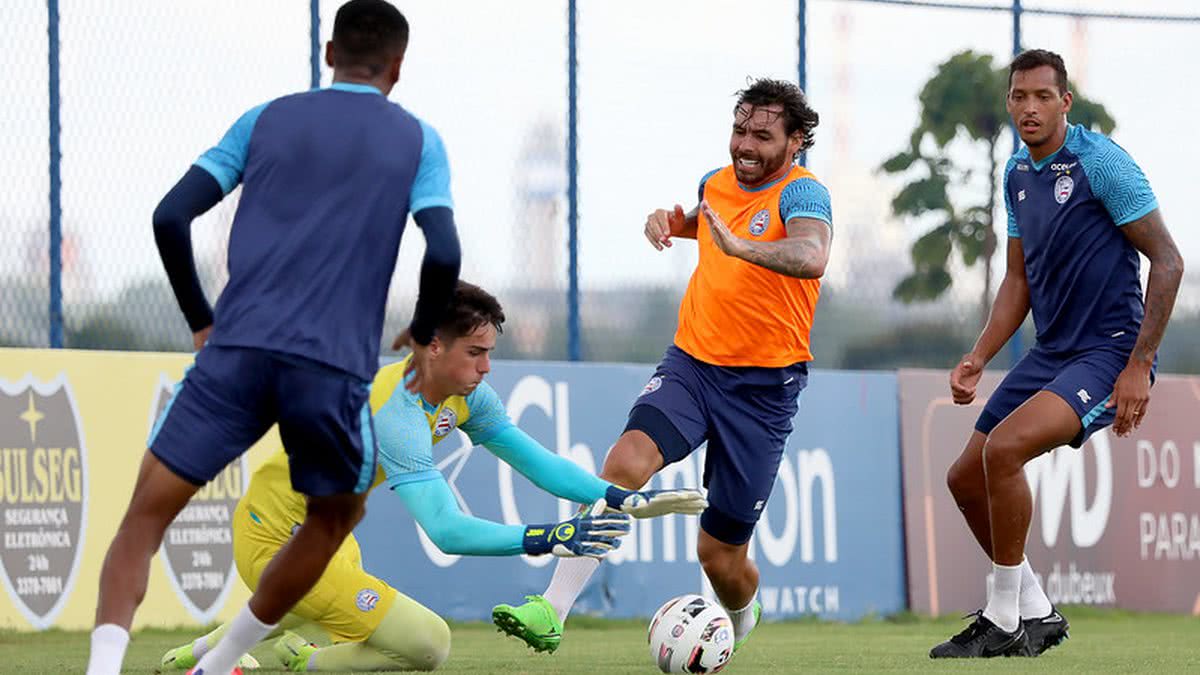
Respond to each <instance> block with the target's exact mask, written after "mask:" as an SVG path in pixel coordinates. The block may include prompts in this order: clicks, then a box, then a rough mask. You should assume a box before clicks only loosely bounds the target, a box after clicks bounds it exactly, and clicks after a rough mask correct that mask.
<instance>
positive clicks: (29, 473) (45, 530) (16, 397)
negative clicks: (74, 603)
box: [0, 374, 88, 629]
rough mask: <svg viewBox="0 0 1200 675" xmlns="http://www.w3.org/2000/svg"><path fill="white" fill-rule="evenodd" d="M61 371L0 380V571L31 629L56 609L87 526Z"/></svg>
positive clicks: (75, 433)
mask: <svg viewBox="0 0 1200 675" xmlns="http://www.w3.org/2000/svg"><path fill="white" fill-rule="evenodd" d="M82 428H83V427H82V425H81V424H80V422H79V409H78V407H77V406H76V405H75V398H74V396H72V394H71V387H70V383H69V382H68V380H67V377H66V375H65V374H61V375H59V376H58V377H57V378H55V379H54V380H53V381H52V382H49V383H42V382H38V381H36V380H35V379H34V378H33V376H32V375H26V376H25V377H24V378H22V379H21V380H20V381H18V382H15V383H14V382H8V381H6V380H0V473H3V480H0V523H3V525H2V526H0V530H2V531H3V539H2V540H0V570H2V573H0V579H3V580H4V588H5V590H7V591H8V595H9V597H10V598H12V601H13V605H14V606H15V607H16V608H17V609H18V610H20V612H21V614H23V615H24V616H25V618H26V619H27V620H28V621H29V623H30V624H31V625H32V626H33V627H34V628H37V629H45V628H49V627H50V626H51V625H52V624H53V623H54V620H55V618H56V617H57V616H58V614H59V612H61V611H62V609H63V605H64V604H65V603H66V599H67V597H68V596H69V595H70V593H71V588H72V587H73V586H74V583H75V576H76V574H77V572H78V571H79V555H80V552H81V551H82V550H83V537H84V533H85V532H86V530H87V523H86V519H87V497H88V495H87V484H88V480H87V479H88V476H87V451H86V449H85V448H84V443H83V433H82Z"/></svg>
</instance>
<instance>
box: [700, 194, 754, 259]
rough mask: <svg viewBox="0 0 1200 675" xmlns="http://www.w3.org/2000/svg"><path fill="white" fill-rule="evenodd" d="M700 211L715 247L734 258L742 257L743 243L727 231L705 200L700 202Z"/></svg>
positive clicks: (722, 221) (723, 223)
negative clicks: (706, 222)
mask: <svg viewBox="0 0 1200 675" xmlns="http://www.w3.org/2000/svg"><path fill="white" fill-rule="evenodd" d="M700 211H701V212H702V213H704V219H705V220H707V221H708V231H709V233H710V234H712V239H713V243H714V244H716V245H717V248H719V249H721V250H722V251H724V252H725V254H726V255H731V256H733V257H735V258H740V257H742V255H741V251H742V247H743V246H744V245H745V242H743V240H742V238H741V237H739V236H737V235H735V234H734V233H733V230H730V229H729V226H728V225H726V224H725V221H724V220H721V216H718V215H717V212H716V211H713V209H712V207H711V206H709V205H708V200H707V199H706V200H704V201H702V202H700Z"/></svg>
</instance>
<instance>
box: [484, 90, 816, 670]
mask: <svg viewBox="0 0 1200 675" xmlns="http://www.w3.org/2000/svg"><path fill="white" fill-rule="evenodd" d="M817 122H818V116H817V113H816V112H814V111H813V110H812V109H811V108H809V107H808V104H807V101H806V100H805V97H804V93H803V92H802V91H801V90H800V89H799V87H797V86H795V85H794V84H791V83H789V82H783V81H779V80H770V79H758V80H755V81H753V82H751V84H750V86H749V87H748V88H746V89H745V90H743V91H740V92H738V101H737V105H736V106H735V107H734V119H733V132H732V136H731V137H730V141H729V155H730V159H731V160H732V164H730V165H727V166H725V167H723V168H720V169H716V170H714V171H710V172H709V173H708V174H706V175H705V176H704V177H703V179H701V181H700V188H699V195H698V197H699V199H698V201H699V204H698V205H697V206H696V207H695V208H693V209H692V210H691V211H690V212H688V213H686V214H685V213H684V211H683V207H682V206H679V205H676V206H675V208H674V209H673V210H658V211H655V212H654V213H651V214H650V215H649V217H648V218H647V220H646V224H645V236H646V238H647V239H648V240H649V241H650V244H651V245H652V246H654V248H655V249H657V250H660V251H661V250H663V248H664V247H669V246H671V245H672V240H673V239H674V238H676V237H681V238H687V239H696V240H697V245H698V246H699V249H700V251H699V254H700V256H699V262H698V264H697V266H696V269H695V271H694V272H693V274H692V278H691V281H690V282H689V284H688V288H687V292H686V293H685V295H684V297H683V301H682V303H681V304H680V307H679V326H678V329H677V331H676V333H675V340H674V344H673V345H671V346H670V347H668V348H667V351H666V354H665V355H664V356H663V360H662V362H661V363H660V364H659V366H658V369H657V370H656V372H655V373H654V376H653V377H652V378H651V379H650V381H649V383H647V385H646V387H645V388H644V389H643V390H642V393H641V395H640V396H639V397H638V398H637V400H636V401H635V402H634V405H633V407H632V409H631V410H630V412H629V420H628V422H627V424H626V427H625V431H624V433H622V434H621V437H620V438H619V439H618V440H617V442H616V444H615V445H614V446H613V448H612V450H611V451H610V452H609V455H608V458H607V459H606V460H605V463H604V468H603V470H602V472H601V474H600V476H601V477H602V478H604V479H605V480H609V481H612V482H613V483H616V484H617V485H622V486H625V487H629V488H638V487H641V486H643V485H645V484H646V482H647V481H648V480H650V478H651V476H653V475H654V474H655V473H656V472H658V471H659V470H660V469H662V468H663V467H664V466H665V465H666V464H669V463H671V462H677V461H679V460H681V459H683V458H684V457H686V456H687V455H688V454H690V453H691V452H692V451H694V450H695V449H696V448H697V447H699V446H700V445H701V444H702V443H704V442H705V441H707V442H708V451H707V455H706V458H705V466H704V484H705V486H706V487H707V488H708V490H709V492H708V500H709V506H708V508H707V509H706V510H705V511H704V513H703V514H702V515H701V517H700V533H699V538H698V541H697V554H698V557H699V559H700V563H701V565H702V566H703V568H704V572H705V574H706V575H707V576H708V579H709V581H710V582H711V583H712V587H713V590H714V591H715V592H716V595H717V598H718V599H719V600H720V601H721V604H722V605H723V606H724V607H725V608H726V609H727V610H728V611H729V615H730V617H731V618H732V619H733V625H734V634H735V638H736V646H737V647H740V646H741V645H742V644H743V643H744V642H745V640H746V637H747V635H749V633H750V631H751V630H752V629H753V628H754V626H755V624H756V623H757V622H758V619H759V615H760V614H761V612H762V609H761V606H760V605H759V604H758V603H757V602H756V601H755V596H756V594H757V591H758V568H757V567H756V566H755V565H754V562H753V561H751V560H750V559H749V558H748V557H747V552H748V548H749V547H748V541H749V539H750V535H751V533H752V532H753V531H754V526H755V523H757V522H758V519H759V517H760V516H761V515H762V510H763V508H764V506H765V504H766V501H767V498H768V496H769V495H770V494H771V488H772V486H773V484H774V482H775V475H776V472H777V471H778V469H779V462H780V458H781V457H782V455H783V451H784V445H785V443H786V442H787V438H788V435H789V434H790V433H791V431H792V418H793V417H794V416H795V414H796V410H797V399H798V397H799V395H800V391H801V390H802V389H804V387H805V385H806V383H807V376H808V365H807V363H808V361H810V360H811V359H812V354H811V353H810V351H809V343H808V338H809V329H810V328H811V326H812V318H813V310H814V309H815V308H816V304H817V297H818V295H819V292H820V284H821V282H820V277H821V275H822V274H823V273H824V270H825V264H826V262H827V260H828V257H829V242H830V239H831V237H832V215H831V212H830V202H829V192H828V191H827V190H826V189H825V187H824V186H823V185H821V184H820V183H819V182H817V180H816V178H815V177H814V176H813V174H812V173H811V172H809V171H808V169H805V168H804V167H801V166H798V165H796V163H795V160H796V157H797V155H798V154H799V153H800V152H801V151H803V150H806V149H808V148H809V147H811V146H812V142H813V129H814V128H815V127H816V126H817ZM598 565H599V562H598V561H595V560H579V561H569V563H568V562H564V561H560V562H559V563H558V565H557V567H556V568H555V570H554V576H553V578H552V580H551V582H550V586H549V587H548V588H547V589H546V592H545V594H544V595H541V596H530V597H529V598H528V602H526V603H525V604H523V605H521V606H518V607H511V606H509V605H499V606H497V607H496V608H495V609H494V610H493V620H494V621H495V622H496V624H497V625H498V626H499V627H500V628H501V629H502V630H504V631H505V632H507V633H509V634H510V635H515V636H517V637H519V638H521V639H522V640H524V641H525V642H526V643H527V644H528V645H529V646H531V647H533V648H534V649H536V650H538V651H550V652H553V651H554V650H555V649H557V648H558V645H559V643H560V641H561V639H562V622H563V621H564V620H565V619H566V617H567V614H568V612H569V611H570V609H571V606H572V605H573V604H574V603H575V600H576V598H578V596H579V593H580V591H582V589H583V587H584V585H585V584H586V583H587V580H588V579H589V578H590V577H591V576H592V574H593V573H594V572H595V571H596V568H597V566H598ZM737 647H735V648H737Z"/></svg>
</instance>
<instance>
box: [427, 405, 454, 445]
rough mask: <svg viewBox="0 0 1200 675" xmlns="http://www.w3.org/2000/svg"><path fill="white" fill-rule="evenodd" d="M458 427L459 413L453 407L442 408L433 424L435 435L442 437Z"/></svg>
mask: <svg viewBox="0 0 1200 675" xmlns="http://www.w3.org/2000/svg"><path fill="white" fill-rule="evenodd" d="M457 427H458V413H456V412H454V410H453V409H451V408H442V411H441V412H440V413H438V416H437V421H436V422H434V424H433V435H434V436H436V437H437V438H442V437H444V436H445V435H446V434H448V433H450V432H451V431H454V429H455V428H457Z"/></svg>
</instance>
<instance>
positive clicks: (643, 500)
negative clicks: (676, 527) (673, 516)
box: [604, 485, 708, 518]
mask: <svg viewBox="0 0 1200 675" xmlns="http://www.w3.org/2000/svg"><path fill="white" fill-rule="evenodd" d="M604 501H605V502H607V503H608V507H609V508H610V509H613V510H614V511H620V512H621V513H627V514H629V515H631V516H633V517H634V518H654V517H655V516H662V515H666V514H668V513H682V514H685V515H689V516H694V515H696V514H698V513H700V512H701V511H703V510H704V509H706V508H708V500H707V499H706V498H705V497H704V493H703V492H701V491H699V490H696V489H694V488H682V489H678V490H640V491H632V490H624V489H621V488H619V487H617V486H616V485H611V486H609V488H608V491H607V492H606V493H605V494H604Z"/></svg>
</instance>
